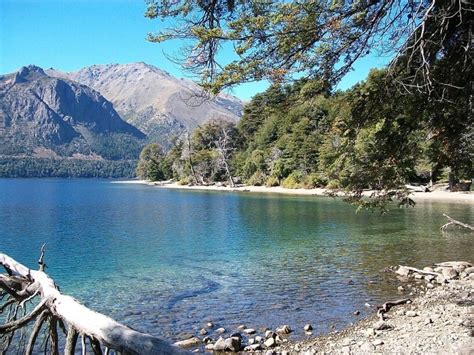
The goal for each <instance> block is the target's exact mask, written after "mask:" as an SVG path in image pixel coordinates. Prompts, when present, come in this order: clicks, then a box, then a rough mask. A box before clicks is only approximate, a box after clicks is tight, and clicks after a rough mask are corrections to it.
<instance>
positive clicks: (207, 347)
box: [204, 344, 214, 351]
mask: <svg viewBox="0 0 474 355" xmlns="http://www.w3.org/2000/svg"><path fill="white" fill-rule="evenodd" d="M204 349H206V350H208V351H214V344H207V345H206V346H205V347H204Z"/></svg>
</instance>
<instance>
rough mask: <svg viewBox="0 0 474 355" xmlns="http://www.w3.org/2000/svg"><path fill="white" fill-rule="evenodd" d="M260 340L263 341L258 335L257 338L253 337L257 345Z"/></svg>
mask: <svg viewBox="0 0 474 355" xmlns="http://www.w3.org/2000/svg"><path fill="white" fill-rule="evenodd" d="M262 340H263V339H262V337H261V336H260V335H257V336H256V337H255V341H256V342H257V343H261V342H262Z"/></svg>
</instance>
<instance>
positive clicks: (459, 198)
mask: <svg viewBox="0 0 474 355" xmlns="http://www.w3.org/2000/svg"><path fill="white" fill-rule="evenodd" d="M112 183H114V184H137V185H148V186H153V187H161V188H165V189H181V190H195V191H218V192H251V193H264V194H265V193H266V194H281V195H294V196H321V197H329V196H328V195H327V192H328V190H327V189H324V188H314V189H287V188H284V187H281V186H276V187H267V186H247V185H245V186H239V187H228V186H216V185H210V186H188V185H179V184H178V183H176V182H174V183H168V182H158V181H157V182H150V181H146V180H122V181H113V182H112ZM370 193H371V192H370V191H367V192H365V195H366V196H368V195H369V194H370ZM410 198H411V199H413V200H414V201H415V202H422V201H439V202H455V203H468V204H470V203H472V204H474V192H473V191H466V192H450V191H433V192H412V194H411V195H410Z"/></svg>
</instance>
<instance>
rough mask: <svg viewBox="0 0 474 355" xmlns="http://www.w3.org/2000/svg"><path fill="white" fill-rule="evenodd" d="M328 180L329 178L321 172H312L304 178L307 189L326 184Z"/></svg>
mask: <svg viewBox="0 0 474 355" xmlns="http://www.w3.org/2000/svg"><path fill="white" fill-rule="evenodd" d="M327 182H328V181H327V179H326V178H324V177H323V176H322V175H321V174H318V173H311V174H309V175H307V176H306V177H305V178H304V181H303V185H304V187H305V188H306V189H312V188H315V187H323V186H326V184H327Z"/></svg>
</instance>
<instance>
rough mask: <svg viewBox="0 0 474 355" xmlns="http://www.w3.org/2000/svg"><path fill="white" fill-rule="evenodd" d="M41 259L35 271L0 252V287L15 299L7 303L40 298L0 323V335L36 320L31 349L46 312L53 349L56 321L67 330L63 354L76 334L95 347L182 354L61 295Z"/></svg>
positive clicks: (71, 349)
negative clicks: (0, 269)
mask: <svg viewBox="0 0 474 355" xmlns="http://www.w3.org/2000/svg"><path fill="white" fill-rule="evenodd" d="M42 254H44V250H42ZM42 259H43V257H40V260H39V264H40V270H39V271H36V270H31V269H29V268H27V267H26V266H24V265H22V264H20V263H18V262H17V261H15V260H14V259H12V258H10V257H9V256H8V255H5V254H0V265H2V266H3V267H4V268H5V269H6V270H7V273H8V275H3V274H0V288H2V289H3V290H4V291H6V293H8V294H9V295H10V297H11V298H12V299H15V301H16V304H15V303H14V304H11V305H10V307H16V308H17V309H18V308H19V307H23V306H24V304H25V303H26V302H27V301H29V300H30V299H32V298H34V297H39V298H40V299H41V301H40V303H39V304H38V305H37V306H36V307H35V309H34V310H33V311H31V312H30V313H29V314H28V315H26V316H25V317H23V318H21V319H18V320H12V321H8V320H7V323H6V324H3V325H0V334H2V333H8V332H14V331H16V330H18V329H20V328H23V327H25V326H26V325H27V324H28V323H29V322H30V321H32V320H34V319H37V321H36V323H35V327H34V333H33V334H32V336H31V337H30V343H29V344H28V348H29V349H31V350H32V349H33V346H34V343H35V341H36V339H37V332H38V331H39V330H40V328H41V325H42V324H44V322H45V317H46V314H49V315H50V316H49V318H48V319H49V320H53V322H50V324H49V326H50V328H48V331H51V332H52V333H51V334H52V336H50V342H51V349H53V351H55V349H56V347H57V342H58V340H57V336H58V334H57V331H56V324H57V322H58V321H59V322H64V323H65V324H67V325H68V329H69V330H68V334H67V346H66V353H74V348H75V345H76V340H77V334H78V333H80V334H86V335H87V336H88V337H89V338H90V339H91V342H92V343H93V344H94V345H95V346H96V347H97V345H98V344H99V343H100V344H102V345H103V346H106V347H108V348H111V349H115V350H116V351H119V352H121V353H127V354H178V353H183V351H182V350H180V349H178V348H177V347H174V346H172V345H170V344H168V343H167V342H165V341H163V340H161V339H159V338H156V337H154V336H151V335H148V334H144V333H141V332H138V331H136V330H133V329H131V328H129V327H127V326H125V325H123V324H120V323H118V322H116V321H115V320H113V319H112V318H109V317H107V316H105V315H103V314H101V313H97V312H95V311H93V310H91V309H89V308H87V307H85V306H83V305H82V304H80V303H79V302H78V301H77V300H75V299H74V298H72V297H71V296H67V295H63V294H62V293H61V292H60V291H59V289H58V287H57V286H56V284H55V283H54V281H53V280H52V279H51V278H50V277H49V276H48V275H47V274H46V273H45V272H44V271H42V269H43V268H44V263H43V261H42ZM45 311H46V312H45ZM38 317H39V318H38ZM35 332H36V333H35ZM31 350H30V351H31ZM96 351H98V350H96Z"/></svg>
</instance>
